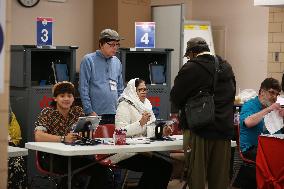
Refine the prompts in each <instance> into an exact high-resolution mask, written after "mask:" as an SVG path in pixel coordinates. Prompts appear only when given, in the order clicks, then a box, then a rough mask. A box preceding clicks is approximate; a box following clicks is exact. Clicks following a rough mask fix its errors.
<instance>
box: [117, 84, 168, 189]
mask: <svg viewBox="0 0 284 189" xmlns="http://www.w3.org/2000/svg"><path fill="white" fill-rule="evenodd" d="M146 95H147V88H146V85H145V81H143V80H141V79H132V80H130V81H129V82H128V84H127V86H126V88H125V89H124V91H123V93H122V95H121V97H120V99H119V104H118V108H117V111H116V116H115V127H116V128H117V129H126V135H127V136H128V137H130V136H134V137H136V136H145V135H146V127H147V126H149V125H153V124H154V122H155V120H156V119H155V115H154V113H153V111H152V105H151V103H150V101H149V100H148V99H147V98H146ZM170 133H171V129H170V127H165V128H164V135H169V134H170ZM120 160H121V161H119V162H118V163H117V164H118V165H119V167H122V168H125V169H129V170H132V171H137V172H143V175H142V177H141V179H140V181H139V186H138V188H141V189H142V188H144V189H152V188H153V189H166V188H167V186H168V182H169V180H170V177H171V172H172V164H171V163H170V162H168V161H166V160H165V159H163V158H160V157H157V156H155V155H154V154H151V153H147V154H145V153H127V154H125V157H121V156H120Z"/></svg>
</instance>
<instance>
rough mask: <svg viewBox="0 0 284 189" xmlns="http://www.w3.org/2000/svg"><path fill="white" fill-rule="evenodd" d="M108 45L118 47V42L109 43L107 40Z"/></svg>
mask: <svg viewBox="0 0 284 189" xmlns="http://www.w3.org/2000/svg"><path fill="white" fill-rule="evenodd" d="M106 43H107V44H108V45H109V46H110V47H115V46H117V47H120V43H109V42H106Z"/></svg>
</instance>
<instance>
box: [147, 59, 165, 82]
mask: <svg viewBox="0 0 284 189" xmlns="http://www.w3.org/2000/svg"><path fill="white" fill-rule="evenodd" d="M149 71H150V79H151V84H163V83H165V82H166V75H165V66H164V65H161V64H149Z"/></svg>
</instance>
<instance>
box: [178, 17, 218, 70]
mask: <svg viewBox="0 0 284 189" xmlns="http://www.w3.org/2000/svg"><path fill="white" fill-rule="evenodd" d="M194 37H201V38H203V39H205V41H206V42H207V44H208V46H209V49H210V52H211V53H212V54H215V51H214V43H213V38H212V29H211V24H210V22H209V21H185V22H184V25H183V40H182V45H183V48H182V49H183V51H182V52H183V55H184V53H185V51H186V46H187V41H188V40H190V39H191V38H194ZM182 62H183V64H185V63H186V62H187V58H186V57H184V58H183V61H182Z"/></svg>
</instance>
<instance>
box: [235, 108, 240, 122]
mask: <svg viewBox="0 0 284 189" xmlns="http://www.w3.org/2000/svg"><path fill="white" fill-rule="evenodd" d="M239 123H240V107H236V110H235V113H234V125H239Z"/></svg>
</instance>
